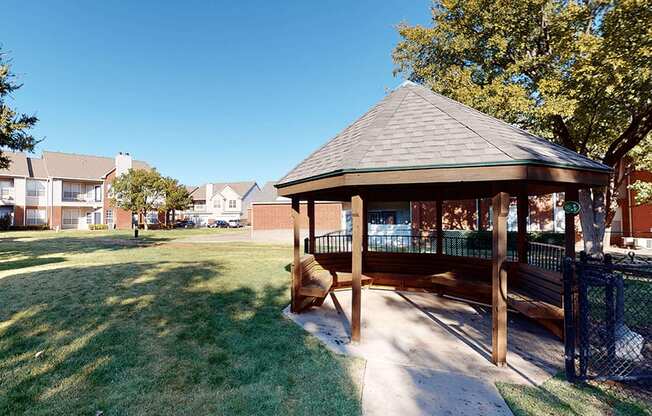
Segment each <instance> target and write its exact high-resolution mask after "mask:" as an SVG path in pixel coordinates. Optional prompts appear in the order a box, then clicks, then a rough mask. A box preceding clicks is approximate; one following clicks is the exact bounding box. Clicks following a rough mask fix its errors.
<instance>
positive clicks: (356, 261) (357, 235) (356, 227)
mask: <svg viewBox="0 0 652 416" xmlns="http://www.w3.org/2000/svg"><path fill="white" fill-rule="evenodd" d="M362 209H363V202H362V197H361V196H360V195H354V196H352V197H351V219H352V223H353V224H352V225H353V227H352V228H353V241H352V245H351V272H352V273H351V274H352V276H351V280H352V287H353V293H352V296H353V300H352V312H351V341H353V342H360V309H361V302H362V228H363V227H362V217H363V215H362Z"/></svg>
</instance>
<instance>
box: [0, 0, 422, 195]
mask: <svg viewBox="0 0 652 416" xmlns="http://www.w3.org/2000/svg"><path fill="white" fill-rule="evenodd" d="M3 3H4V4H3V7H2V11H3V16H2V19H1V20H2V23H1V24H0V44H2V47H3V50H4V51H5V52H9V54H10V58H11V59H12V60H13V70H14V72H16V73H17V74H18V75H19V81H20V82H22V83H24V86H23V88H22V89H21V90H19V91H18V92H17V93H16V94H15V96H14V101H13V104H14V105H15V106H16V107H18V109H19V110H20V111H24V112H27V113H36V115H37V116H38V117H39V118H40V122H39V124H38V127H37V128H36V129H35V130H34V133H35V134H36V136H38V137H43V138H44V139H45V140H44V141H43V142H42V143H41V144H40V145H39V146H38V148H37V151H36V153H37V155H39V154H40V152H41V151H42V150H55V151H64V152H75V153H85V154H96V155H104V156H113V155H115V154H116V153H117V152H118V151H124V152H130V153H131V154H132V155H133V156H134V157H136V158H138V159H142V160H145V161H147V162H149V163H150V164H152V165H154V166H156V167H157V168H158V169H159V170H160V171H161V172H162V173H163V174H166V175H170V176H173V177H176V178H178V179H179V180H181V181H182V182H183V183H186V184H200V183H203V182H207V181H215V182H217V181H232V180H249V179H253V180H256V181H258V182H259V184H261V186H262V183H263V182H265V181H267V180H275V179H278V178H280V177H281V176H283V175H284V174H285V173H287V172H288V171H289V170H290V169H291V168H292V167H294V166H295V165H296V164H297V163H298V162H299V161H300V160H301V159H303V158H304V157H306V156H307V155H308V154H309V153H310V152H311V151H313V150H314V149H315V148H317V147H318V146H320V145H321V144H322V143H324V142H326V141H327V140H328V139H330V138H331V137H332V136H334V135H335V134H337V133H338V132H339V131H340V130H342V129H343V128H344V127H346V126H347V125H348V124H349V123H351V122H352V121H354V120H355V119H356V118H358V117H359V116H360V115H362V114H363V113H364V112H365V111H366V110H367V109H368V108H369V107H370V106H371V105H373V104H374V103H375V102H376V101H378V100H379V99H381V98H382V97H383V96H384V94H385V91H386V89H389V88H394V87H395V86H397V85H398V84H400V82H401V79H397V78H395V77H394V76H393V75H392V69H393V64H392V59H391V52H392V49H393V47H394V45H395V44H396V42H397V40H398V35H397V34H396V30H395V25H396V24H398V23H399V22H401V21H406V22H408V23H410V24H414V23H420V24H428V23H429V18H430V1H429V0H382V1H345V0H343V1H319V2H318V1H306V0H304V1H223V2H217V1H192V2H191V1H183V2H180V1H174V2H173V1H126V0H125V1H121V2H118V1H81V0H80V1H72V0H67V1H45V0H43V1H29V0H4V1H3Z"/></svg>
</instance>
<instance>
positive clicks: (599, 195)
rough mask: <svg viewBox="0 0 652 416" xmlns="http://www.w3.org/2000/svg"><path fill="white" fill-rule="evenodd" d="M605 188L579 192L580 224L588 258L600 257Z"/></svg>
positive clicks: (602, 239) (603, 227)
mask: <svg viewBox="0 0 652 416" xmlns="http://www.w3.org/2000/svg"><path fill="white" fill-rule="evenodd" d="M605 191H606V189H605V188H593V189H582V190H580V201H579V202H580V205H581V206H582V209H581V210H580V223H581V224H582V238H583V240H584V251H585V252H586V254H588V255H590V256H598V257H602V254H603V249H604V247H603V242H604V232H605V218H606V210H607V207H606V205H605Z"/></svg>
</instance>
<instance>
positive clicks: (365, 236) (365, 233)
mask: <svg viewBox="0 0 652 416" xmlns="http://www.w3.org/2000/svg"><path fill="white" fill-rule="evenodd" d="M367 208H368V207H367V200H366V199H364V198H363V199H362V251H363V252H364V253H366V252H367V251H369V218H368V216H367ZM363 262H364V261H363Z"/></svg>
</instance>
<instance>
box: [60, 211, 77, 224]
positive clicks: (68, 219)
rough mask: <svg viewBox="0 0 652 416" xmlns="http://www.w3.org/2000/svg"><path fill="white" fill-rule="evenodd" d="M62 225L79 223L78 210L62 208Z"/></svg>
mask: <svg viewBox="0 0 652 416" xmlns="http://www.w3.org/2000/svg"><path fill="white" fill-rule="evenodd" d="M62 216H63V221H62V222H63V225H77V224H79V210H77V209H64V210H63V213H62Z"/></svg>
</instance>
